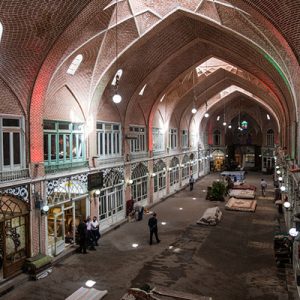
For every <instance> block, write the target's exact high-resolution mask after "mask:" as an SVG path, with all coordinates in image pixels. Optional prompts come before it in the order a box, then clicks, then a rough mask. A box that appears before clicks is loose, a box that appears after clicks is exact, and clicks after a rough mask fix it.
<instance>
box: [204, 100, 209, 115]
mask: <svg viewBox="0 0 300 300" xmlns="http://www.w3.org/2000/svg"><path fill="white" fill-rule="evenodd" d="M205 107H206V110H205V114H204V117H205V118H208V117H209V113H208V112H207V101H205Z"/></svg>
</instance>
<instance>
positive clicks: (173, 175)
mask: <svg viewBox="0 0 300 300" xmlns="http://www.w3.org/2000/svg"><path fill="white" fill-rule="evenodd" d="M179 171H180V166H179V159H178V158H177V157H173V158H172V160H171V163H170V166H169V185H170V193H173V192H175V191H178V190H179V189H180V180H179Z"/></svg>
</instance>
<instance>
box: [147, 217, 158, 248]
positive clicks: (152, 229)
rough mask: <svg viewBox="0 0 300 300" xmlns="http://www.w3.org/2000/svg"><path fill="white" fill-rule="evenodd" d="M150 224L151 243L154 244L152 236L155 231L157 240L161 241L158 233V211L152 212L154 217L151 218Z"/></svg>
mask: <svg viewBox="0 0 300 300" xmlns="http://www.w3.org/2000/svg"><path fill="white" fill-rule="evenodd" d="M148 226H149V229H150V242H149V244H150V245H152V237H153V233H154V235H155V238H156V242H157V243H159V242H160V239H159V238H158V235H157V219H156V213H153V214H152V217H151V218H150V219H149V221H148Z"/></svg>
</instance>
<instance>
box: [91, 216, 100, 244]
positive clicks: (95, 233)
mask: <svg viewBox="0 0 300 300" xmlns="http://www.w3.org/2000/svg"><path fill="white" fill-rule="evenodd" d="M91 225H92V233H93V236H94V242H95V245H96V246H98V240H99V239H100V237H101V235H100V231H99V222H98V221H97V217H96V216H94V217H93V221H92V223H91Z"/></svg>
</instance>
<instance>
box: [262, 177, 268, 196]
mask: <svg viewBox="0 0 300 300" xmlns="http://www.w3.org/2000/svg"><path fill="white" fill-rule="evenodd" d="M260 186H261V194H262V196H263V197H265V196H266V188H267V186H268V184H267V182H266V181H265V180H264V179H262V180H261V181H260Z"/></svg>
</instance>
